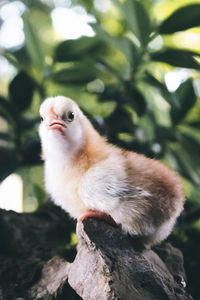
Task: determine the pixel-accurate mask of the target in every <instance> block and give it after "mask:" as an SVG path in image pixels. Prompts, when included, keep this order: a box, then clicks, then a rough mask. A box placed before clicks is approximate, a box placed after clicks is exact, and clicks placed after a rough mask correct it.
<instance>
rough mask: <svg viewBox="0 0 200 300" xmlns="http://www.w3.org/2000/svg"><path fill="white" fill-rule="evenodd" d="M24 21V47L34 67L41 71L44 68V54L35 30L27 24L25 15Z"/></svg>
mask: <svg viewBox="0 0 200 300" xmlns="http://www.w3.org/2000/svg"><path fill="white" fill-rule="evenodd" d="M23 21H24V34H25V46H26V49H27V52H28V54H29V57H30V59H31V61H32V63H33V65H34V66H37V67H38V68H40V69H43V66H44V54H43V51H42V48H41V41H40V40H39V38H38V36H37V33H36V30H34V27H33V25H32V24H31V23H30V22H29V20H28V17H27V16H26V15H24V16H23Z"/></svg>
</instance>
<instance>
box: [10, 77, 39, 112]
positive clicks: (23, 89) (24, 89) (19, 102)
mask: <svg viewBox="0 0 200 300" xmlns="http://www.w3.org/2000/svg"><path fill="white" fill-rule="evenodd" d="M34 89H35V82H34V80H33V79H32V78H31V77H30V76H29V75H28V74H26V73H25V72H23V71H21V72H19V73H18V74H17V75H16V76H15V77H14V79H13V80H12V81H11V83H10V85H9V95H10V103H11V104H12V105H13V106H14V107H15V108H16V110H17V111H18V112H23V111H25V110H26V109H27V108H28V107H29V106H30V104H31V101H32V97H33V93H34Z"/></svg>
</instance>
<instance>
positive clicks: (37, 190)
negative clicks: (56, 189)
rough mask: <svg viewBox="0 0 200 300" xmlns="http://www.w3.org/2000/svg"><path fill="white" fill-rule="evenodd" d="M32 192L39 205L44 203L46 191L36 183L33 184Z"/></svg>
mask: <svg viewBox="0 0 200 300" xmlns="http://www.w3.org/2000/svg"><path fill="white" fill-rule="evenodd" d="M33 193H34V195H35V197H36V199H37V201H38V204H39V206H40V205H42V204H44V202H45V198H46V193H45V192H44V190H43V189H42V188H41V187H40V186H39V185H38V184H33Z"/></svg>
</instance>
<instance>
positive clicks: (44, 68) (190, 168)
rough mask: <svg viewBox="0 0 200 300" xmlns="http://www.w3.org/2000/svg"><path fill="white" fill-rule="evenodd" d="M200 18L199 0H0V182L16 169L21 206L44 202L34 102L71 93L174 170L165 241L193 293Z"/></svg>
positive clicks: (111, 133)
mask: <svg viewBox="0 0 200 300" xmlns="http://www.w3.org/2000/svg"><path fill="white" fill-rule="evenodd" d="M199 26H200V1H199V0H196V1H195V0H193V1H190V0H151V1H150V0H140V1H139V0H138V1H136V0H121V1H120V0H113V1H111V0H94V1H93V0H85V1H83V0H54V1H53V0H49V1H48V0H46V1H45V0H43V1H39V0H23V1H22V0H21V1H8V0H7V1H4V0H3V1H1V2H0V181H3V180H4V179H5V178H7V177H8V176H9V175H10V174H12V173H17V174H18V175H19V176H20V178H21V179H22V182H23V211H26V212H29V211H33V210H35V209H37V207H38V206H40V205H41V204H42V203H44V201H45V198H46V194H45V192H44V184H43V164H42V161H41V159H40V142H39V137H38V133H37V128H38V124H39V114H38V110H39V106H40V103H41V102H42V101H43V99H45V98H46V97H48V96H54V95H65V96H68V97H71V98H72V99H74V100H75V101H77V103H78V104H79V105H80V107H81V108H82V110H83V111H84V112H85V114H86V115H87V116H88V118H89V119H90V120H91V122H92V123H93V124H94V126H95V127H96V128H97V130H98V131H99V132H100V133H101V134H102V135H105V136H106V137H108V140H109V141H110V142H112V143H114V144H116V145H119V146H121V147H123V148H126V149H129V150H133V151H136V152H139V153H144V154H145V155H147V156H148V157H153V158H156V159H159V160H162V161H163V162H164V163H166V164H167V165H169V166H170V167H171V168H173V169H174V170H175V171H177V172H178V173H179V174H180V175H181V177H182V179H183V183H184V190H185V194H186V198H187V202H186V205H185V211H184V213H183V214H182V216H181V217H180V218H179V220H178V222H177V225H176V228H175V230H174V232H173V234H172V235H171V237H170V238H169V241H171V242H173V245H175V246H178V247H179V248H180V249H181V250H182V251H183V254H184V259H185V269H186V273H187V276H188V283H189V292H190V293H192V295H193V297H194V298H196V299H198V297H199V292H200V290H199V275H200V271H199V270H200V190H199V185H200V27H199ZM2 185H3V184H2ZM10 189H11V190H12V187H11V188H10ZM0 195H1V199H0V206H1V201H3V199H2V198H3V196H2V195H3V194H0ZM13 197H14V196H13Z"/></svg>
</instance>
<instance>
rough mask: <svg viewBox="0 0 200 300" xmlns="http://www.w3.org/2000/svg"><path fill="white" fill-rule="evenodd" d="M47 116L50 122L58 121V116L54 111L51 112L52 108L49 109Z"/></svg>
mask: <svg viewBox="0 0 200 300" xmlns="http://www.w3.org/2000/svg"><path fill="white" fill-rule="evenodd" d="M49 115H50V119H51V120H58V115H57V114H56V113H55V111H54V110H53V108H51V110H50V114H49Z"/></svg>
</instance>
